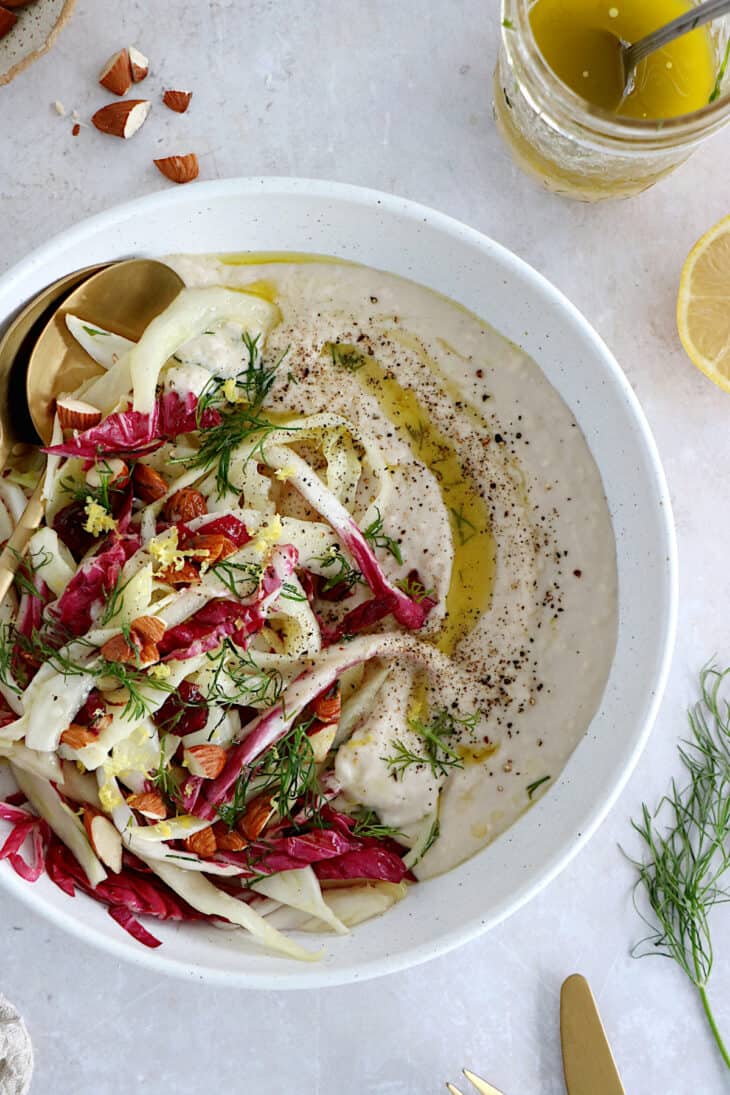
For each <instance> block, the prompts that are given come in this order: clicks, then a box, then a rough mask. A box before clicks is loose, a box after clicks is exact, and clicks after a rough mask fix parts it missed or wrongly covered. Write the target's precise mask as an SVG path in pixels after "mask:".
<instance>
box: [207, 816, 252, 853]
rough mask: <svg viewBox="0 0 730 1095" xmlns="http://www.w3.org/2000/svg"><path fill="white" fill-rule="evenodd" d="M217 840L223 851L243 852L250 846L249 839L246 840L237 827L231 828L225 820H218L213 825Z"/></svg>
mask: <svg viewBox="0 0 730 1095" xmlns="http://www.w3.org/2000/svg"><path fill="white" fill-rule="evenodd" d="M213 832H214V833H215V842H216V844H217V846H218V848H219V849H220V850H221V851H222V852H242V851H243V849H244V848H247V847H248V841H246V840H244V838H243V837H242V836H241V834H240V833H237V832H236V830H235V829H229V828H228V826H227V825H226V823H225V822H224V821H217V822H216V823H215V825H214V826H213Z"/></svg>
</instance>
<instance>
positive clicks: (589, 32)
mask: <svg viewBox="0 0 730 1095" xmlns="http://www.w3.org/2000/svg"><path fill="white" fill-rule="evenodd" d="M691 7H692V5H691V4H689V3H687V0H536V2H535V4H534V5H533V7H532V9H531V11H530V24H531V27H532V33H533V36H534V38H535V42H536V44H537V46H538V48H539V49H540V52H541V53H542V55H543V57H544V58H545V60H546V61H547V62H548V64H549V65H550V67H551V68H552V70H553V71H554V72H555V74H556V75H557V76H558V77H559V78H560V79H561V80H562V81H563V83H565V84H567V85H568V87H570V88H572V90H573V91H575V92H577V93H578V94H579V95H580V96H582V97H583V98H584V99H587V100H588V101H589V102H590V103H593V104H594V105H595V106H599V107H603V108H604V109H606V110H611V111H615V112H616V113H617V114H619V115H622V116H624V117H629V118H649V119H651V118H674V117H677V116H679V115H681V114H689V113H690V112H692V111H693V110H699V109H700V108H701V107H703V106H705V105H706V104H707V103H708V101H709V99H710V95H711V94H712V90H713V87H714V84H715V78H716V69H717V62H716V58H715V54H714V50H713V46H712V41H711V39H710V36H709V33H708V31H707V28H705V27H701V28H698V29H697V30H694V31H692V32H691V33H689V34H685V35H684V36H683V37H681V38H678V39H677V40H676V41H675V42H672V43H671V44H670V45H668V46H665V47H664V48H663V49H660V50H657V51H656V52H655V53H652V54H650V56H649V57H647V58H646V59H645V60H644V61H642V63H641V64H640V65H639V67H638V69H637V71H636V81H635V87H634V90H633V91H632V92H631V94H630V95H628V96H627V97H626V98H625V99H624V100H623V102H622V101H621V91H622V88H621V74H620V66H619V64H618V50H617V48H616V46H615V44H614V42H613V38H614V37H617V38H621V39H623V40H624V41H626V42H636V41H638V39H639V38H643V37H644V35H646V34H649V33H651V31H653V30H656V29H657V28H658V27H660V26H662V25H663V24H664V23H668V22H669V21H670V20H672V19H675V18H676V17H677V16H679V15H682V14H683V13H684V12H686V11H689V10H690V8H691Z"/></svg>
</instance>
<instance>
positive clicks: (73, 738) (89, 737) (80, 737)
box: [61, 722, 99, 749]
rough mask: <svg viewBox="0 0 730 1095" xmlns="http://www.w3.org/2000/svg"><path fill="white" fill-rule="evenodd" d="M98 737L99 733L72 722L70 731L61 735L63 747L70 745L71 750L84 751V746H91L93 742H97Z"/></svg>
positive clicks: (65, 731)
mask: <svg viewBox="0 0 730 1095" xmlns="http://www.w3.org/2000/svg"><path fill="white" fill-rule="evenodd" d="M98 736H99V732H98V731H95V730H92V729H91V728H90V727H88V726H79V724H78V723H76V722H72V723H71V725H70V726H69V727H68V729H67V730H64V732H63V733H62V734H61V745H68V747H69V749H83V748H84V746H86V745H91V743H92V742H93V741H96V739H97V738H98Z"/></svg>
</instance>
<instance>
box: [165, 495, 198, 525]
mask: <svg viewBox="0 0 730 1095" xmlns="http://www.w3.org/2000/svg"><path fill="white" fill-rule="evenodd" d="M207 512H208V506H207V504H206V501H205V498H204V497H203V495H202V494H201V493H200V491H199V490H193V488H192V487H181V489H180V490H176V491H175V493H174V494H173V495H172V497H170V498H168V500H167V502H165V506H164V508H163V510H162V513H163V516H164V517H165V519H166V520H167V521H171V522H172V523H173V524H176V523H177V522H178V521H185V522H187V521H194V520H195V518H196V517H202V516H203V515H204V514H206V513H207Z"/></svg>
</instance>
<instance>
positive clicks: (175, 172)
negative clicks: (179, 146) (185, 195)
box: [152, 152, 200, 183]
mask: <svg viewBox="0 0 730 1095" xmlns="http://www.w3.org/2000/svg"><path fill="white" fill-rule="evenodd" d="M152 162H153V163H154V165H155V167H156V168H157V170H158V171H161V172H162V174H163V175H164V176H165V178H166V179H169V180H170V182H174V183H189V182H192V181H193V179H197V177H198V175H199V174H200V165H199V163H198V157H197V156H196V155H195V153H194V152H187V153H186V154H185V155H184V156H165V157H164V158H163V159H161V160H153V161H152Z"/></svg>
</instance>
